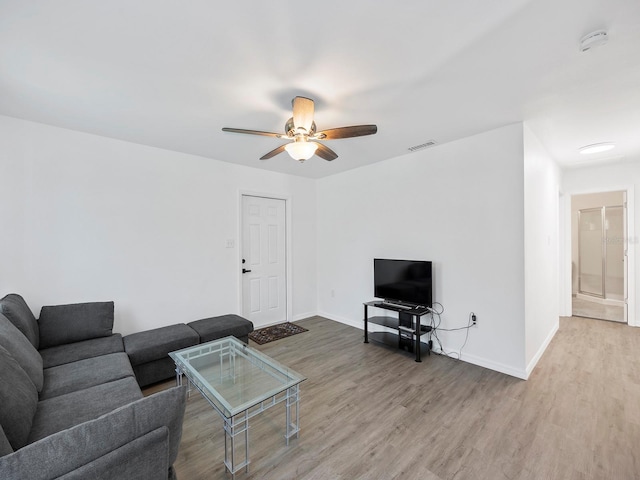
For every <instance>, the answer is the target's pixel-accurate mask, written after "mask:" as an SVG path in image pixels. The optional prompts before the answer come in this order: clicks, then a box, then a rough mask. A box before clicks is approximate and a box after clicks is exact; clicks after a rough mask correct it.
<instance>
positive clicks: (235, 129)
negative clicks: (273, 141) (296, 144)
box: [222, 127, 286, 138]
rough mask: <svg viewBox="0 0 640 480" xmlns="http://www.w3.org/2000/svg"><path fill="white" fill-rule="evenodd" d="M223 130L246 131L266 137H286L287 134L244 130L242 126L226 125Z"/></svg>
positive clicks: (232, 131) (249, 133)
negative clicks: (232, 126) (229, 126)
mask: <svg viewBox="0 0 640 480" xmlns="http://www.w3.org/2000/svg"><path fill="white" fill-rule="evenodd" d="M222 131H223V132H231V133H246V134H248V135H262V136H265V137H277V138H283V137H286V135H283V134H281V133H271V132H261V131H260V130H244V129H242V128H228V127H224V128H223V129H222Z"/></svg>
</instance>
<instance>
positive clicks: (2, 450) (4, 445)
mask: <svg viewBox="0 0 640 480" xmlns="http://www.w3.org/2000/svg"><path fill="white" fill-rule="evenodd" d="M10 453H13V448H11V444H10V443H9V439H8V438H7V436H6V435H5V434H4V430H3V429H2V425H0V457H3V456H5V455H9V454H10Z"/></svg>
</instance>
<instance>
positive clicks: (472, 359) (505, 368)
mask: <svg viewBox="0 0 640 480" xmlns="http://www.w3.org/2000/svg"><path fill="white" fill-rule="evenodd" d="M317 315H318V316H320V317H324V318H328V319H329V320H333V321H335V322H340V323H344V324H345V325H349V326H351V327H355V328H358V329H360V330H364V324H363V321H362V320H357V321H354V320H351V319H347V318H341V317H338V316H336V315H332V314H329V313H326V312H318V314H317ZM551 337H553V335H551ZM549 341H550V340H549ZM443 347H444V349H445V351H446V352H457V350H455V349H453V348H449V347H448V346H447V345H443ZM433 351H434V353H440V350H439V349H436V345H434V350H433ZM542 351H543V352H544V349H543V350H542ZM540 355H542V353H540ZM460 360H461V361H463V362H466V363H471V364H473V365H477V366H479V367H483V368H488V369H489V370H494V371H496V372H500V373H504V374H506V375H510V376H512V377H516V378H521V379H523V380H526V379H527V378H528V377H529V375H528V374H527V372H526V371H525V370H522V369H517V368H513V367H511V366H509V365H505V364H502V363H499V362H494V361H492V360H488V359H486V358H483V357H478V356H475V355H469V354H465V353H464V350H463V351H462V357H461V358H460Z"/></svg>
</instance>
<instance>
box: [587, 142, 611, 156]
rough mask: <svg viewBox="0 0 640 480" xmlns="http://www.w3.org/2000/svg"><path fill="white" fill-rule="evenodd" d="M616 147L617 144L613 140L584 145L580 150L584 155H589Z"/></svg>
mask: <svg viewBox="0 0 640 480" xmlns="http://www.w3.org/2000/svg"><path fill="white" fill-rule="evenodd" d="M615 147H616V145H615V144H614V143H612V142H603V143H594V144H593V145H585V146H584V147H580V149H579V151H580V153H581V154H583V155H588V154H590V153H601V152H606V151H608V150H611V149H613V148H615Z"/></svg>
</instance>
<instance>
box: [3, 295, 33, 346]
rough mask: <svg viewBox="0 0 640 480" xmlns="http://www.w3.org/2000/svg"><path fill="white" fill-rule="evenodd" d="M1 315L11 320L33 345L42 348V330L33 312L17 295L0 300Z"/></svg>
mask: <svg viewBox="0 0 640 480" xmlns="http://www.w3.org/2000/svg"><path fill="white" fill-rule="evenodd" d="M0 313H2V314H3V315H4V316H5V317H7V318H8V319H9V321H10V322H11V323H13V324H14V325H15V326H16V327H17V328H18V330H20V331H21V332H22V333H23V334H24V336H25V337H27V338H28V339H29V341H30V342H31V345H33V346H34V347H36V348H39V347H40V329H39V328H38V322H37V321H36V317H34V316H33V312H32V311H31V309H30V308H29V306H28V305H27V302H25V301H24V298H22V297H21V296H20V295H18V294H17V293H10V294H9V295H6V296H5V297H4V298H2V299H1V300H0Z"/></svg>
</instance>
